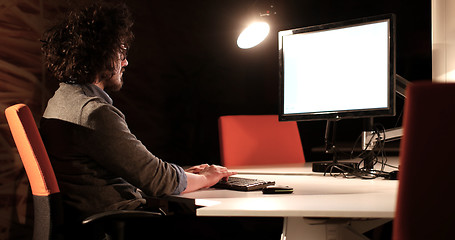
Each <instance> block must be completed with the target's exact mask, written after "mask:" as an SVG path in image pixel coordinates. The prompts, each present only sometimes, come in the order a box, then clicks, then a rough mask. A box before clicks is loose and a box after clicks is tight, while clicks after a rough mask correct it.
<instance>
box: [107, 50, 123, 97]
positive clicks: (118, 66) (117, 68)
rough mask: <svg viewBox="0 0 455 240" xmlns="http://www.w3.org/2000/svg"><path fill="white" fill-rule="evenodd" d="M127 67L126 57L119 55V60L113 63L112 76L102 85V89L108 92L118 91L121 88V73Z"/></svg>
mask: <svg viewBox="0 0 455 240" xmlns="http://www.w3.org/2000/svg"><path fill="white" fill-rule="evenodd" d="M126 66H128V60H126V55H124V54H122V53H120V54H119V58H118V59H117V60H116V61H114V75H113V76H112V77H111V78H110V79H107V80H106V81H105V83H104V88H105V89H106V90H109V91H114V92H116V91H119V90H120V89H121V88H122V86H123V72H124V71H125V67H126Z"/></svg>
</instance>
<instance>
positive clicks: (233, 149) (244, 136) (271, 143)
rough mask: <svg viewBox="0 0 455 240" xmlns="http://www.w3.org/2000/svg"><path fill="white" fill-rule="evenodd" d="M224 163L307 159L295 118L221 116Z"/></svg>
mask: <svg viewBox="0 0 455 240" xmlns="http://www.w3.org/2000/svg"><path fill="white" fill-rule="evenodd" d="M218 127H219V136H220V150H221V163H222V164H223V165H224V166H226V167H238V166H248V165H249V166H251V165H273V164H290V163H302V164H303V163H305V156H304V154H303V148H302V144H301V140H300V134H299V130H298V127H297V123H296V122H280V121H278V116H277V115H233V116H221V117H220V118H219V121H218Z"/></svg>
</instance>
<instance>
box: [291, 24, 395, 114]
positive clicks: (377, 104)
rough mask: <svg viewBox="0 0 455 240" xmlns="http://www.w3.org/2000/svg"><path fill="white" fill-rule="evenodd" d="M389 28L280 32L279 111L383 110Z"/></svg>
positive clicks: (386, 26) (361, 27)
mask: <svg viewBox="0 0 455 240" xmlns="http://www.w3.org/2000/svg"><path fill="white" fill-rule="evenodd" d="M388 27H389V24H388V21H382V22H377V23H372V24H367V25H361V26H353V27H348V28H341V29H335V30H328V31H318V32H308V33H300V34H294V35H292V34H291V35H284V36H283V39H282V41H283V42H282V47H283V64H284V95H283V96H284V99H283V100H284V109H283V110H284V114H293V113H320V112H335V111H345V110H348V111H349V110H364V109H377V108H387V107H388V99H389V97H388V81H389V74H388V72H389V69H388V68H389V66H388V63H389V34H388V32H389V29H388Z"/></svg>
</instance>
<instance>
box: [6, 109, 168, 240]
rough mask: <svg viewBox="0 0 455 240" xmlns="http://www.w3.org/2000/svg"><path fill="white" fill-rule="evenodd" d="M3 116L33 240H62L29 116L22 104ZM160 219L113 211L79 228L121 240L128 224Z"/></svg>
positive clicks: (58, 203)
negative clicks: (27, 193)
mask: <svg viewBox="0 0 455 240" xmlns="http://www.w3.org/2000/svg"><path fill="white" fill-rule="evenodd" d="M5 115H6V119H7V121H8V125H9V127H10V130H11V133H12V135H13V139H14V142H15V143H16V146H17V150H18V152H19V155H20V157H21V159H22V163H23V165H24V168H25V171H26V173H27V177H28V180H29V182H30V187H31V190H32V195H33V207H34V228H33V239H34V240H44V239H46V240H47V239H64V238H65V231H67V224H65V222H64V211H63V206H62V199H61V194H60V189H59V187H58V183H57V179H56V177H55V174H54V171H53V168H52V165H51V162H50V160H49V157H48V155H47V152H46V149H45V147H44V144H43V141H42V139H41V136H40V134H39V131H38V128H37V126H36V123H35V120H34V119H33V116H32V113H31V111H30V109H29V108H28V107H27V106H26V105H25V104H17V105H13V106H11V107H8V108H7V109H6V110H5ZM161 215H162V214H161V213H157V212H150V211H136V210H115V211H108V212H102V213H99V214H95V215H93V216H90V217H88V218H86V219H85V220H84V221H83V222H82V223H81V225H84V226H86V229H97V228H104V229H102V230H103V231H102V232H103V233H102V235H103V236H102V237H104V236H107V237H108V238H110V239H123V238H124V226H125V222H126V221H127V220H129V219H138V218H156V217H159V216H161ZM80 229H82V230H83V229H84V227H81V228H80ZM75 234H76V233H75ZM73 237H74V236H73ZM87 238H88V237H87ZM87 238H85V239H87Z"/></svg>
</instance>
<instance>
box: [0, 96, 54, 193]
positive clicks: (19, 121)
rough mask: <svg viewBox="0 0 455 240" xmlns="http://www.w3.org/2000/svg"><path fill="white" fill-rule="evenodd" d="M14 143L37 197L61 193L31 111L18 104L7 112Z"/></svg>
mask: <svg viewBox="0 0 455 240" xmlns="http://www.w3.org/2000/svg"><path fill="white" fill-rule="evenodd" d="M5 115H6V119H7V121H8V125H9V127H10V129H11V133H12V135H13V139H14V142H15V143H16V146H17V150H18V152H19V155H20V157H21V159H22V163H23V165H24V168H25V171H26V173H27V176H28V179H29V181H30V186H31V189H32V193H33V195H35V196H49V195H50V194H53V193H58V192H60V190H59V188H58V184H57V179H56V177H55V174H54V170H53V169H52V165H51V163H50V161H49V157H48V155H47V152H46V148H45V147H44V144H43V141H42V139H41V135H40V134H39V131H38V128H37V126H36V123H35V120H34V118H33V115H32V113H31V111H30V109H29V108H28V107H27V106H26V105H25V104H16V105H13V106H11V107H8V108H7V109H6V110H5Z"/></svg>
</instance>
